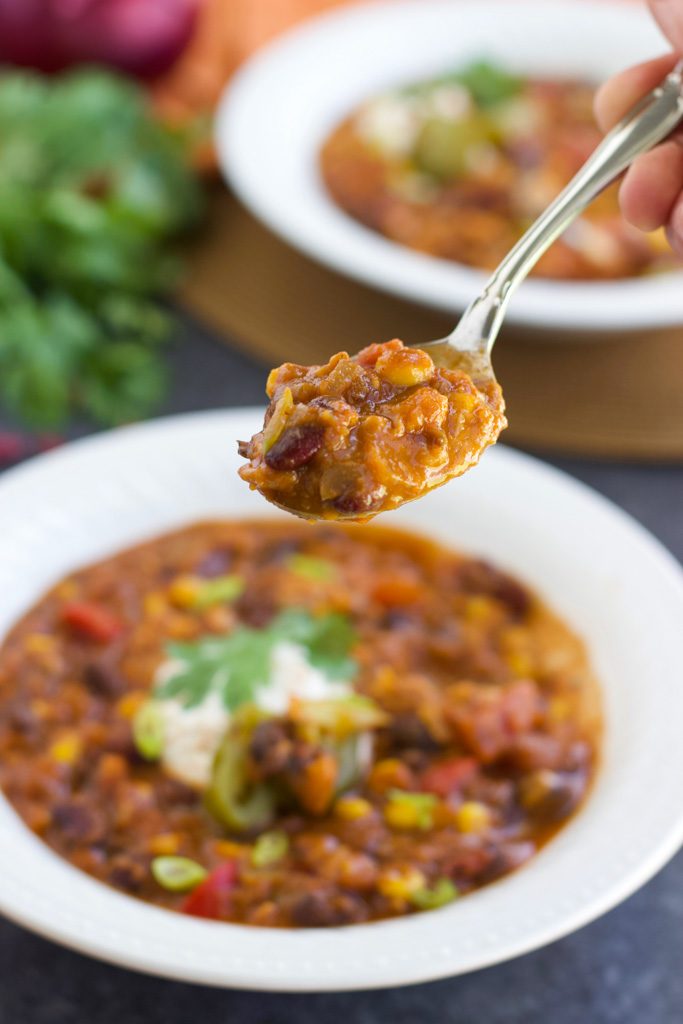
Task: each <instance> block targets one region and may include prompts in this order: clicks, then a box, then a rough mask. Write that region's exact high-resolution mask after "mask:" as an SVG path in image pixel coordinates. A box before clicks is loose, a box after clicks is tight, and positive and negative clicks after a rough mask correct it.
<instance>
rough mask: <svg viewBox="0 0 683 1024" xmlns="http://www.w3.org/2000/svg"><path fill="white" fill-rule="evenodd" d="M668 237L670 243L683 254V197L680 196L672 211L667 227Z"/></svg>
mask: <svg viewBox="0 0 683 1024" xmlns="http://www.w3.org/2000/svg"><path fill="white" fill-rule="evenodd" d="M666 237H667V238H668V239H669V245H670V246H671V248H672V249H673V250H674V252H677V253H678V255H679V256H683V197H679V198H678V201H677V202H676V205H675V206H674V208H673V211H672V213H671V218H670V220H669V223H668V225H667V228H666Z"/></svg>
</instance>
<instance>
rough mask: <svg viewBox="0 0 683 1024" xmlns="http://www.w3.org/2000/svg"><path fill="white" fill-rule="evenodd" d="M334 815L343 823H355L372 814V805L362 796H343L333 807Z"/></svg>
mask: <svg viewBox="0 0 683 1024" xmlns="http://www.w3.org/2000/svg"><path fill="white" fill-rule="evenodd" d="M334 813H335V814H336V816H337V817H338V818H341V819H342V820H343V821H356V820H357V819H358V818H365V817H367V816H368V814H371V813H372V804H371V803H370V801H369V800H364V799H363V797H362V796H343V797H341V798H340V799H339V800H337V802H336V804H335V805H334Z"/></svg>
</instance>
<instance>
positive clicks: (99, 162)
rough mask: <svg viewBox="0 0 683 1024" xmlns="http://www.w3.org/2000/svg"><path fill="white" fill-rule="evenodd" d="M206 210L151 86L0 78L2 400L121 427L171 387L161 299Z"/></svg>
mask: <svg viewBox="0 0 683 1024" xmlns="http://www.w3.org/2000/svg"><path fill="white" fill-rule="evenodd" d="M199 213H200V193H199V188H198V184H197V182H196V180H195V178H194V177H193V175H192V173H191V171H190V169H189V167H188V165H187V163H186V160H185V156H184V152H183V145H182V143H181V141H180V140H179V139H177V138H175V137H174V136H173V135H172V134H171V133H170V132H169V130H168V129H166V128H165V127H163V126H162V125H160V124H159V123H158V122H157V121H155V120H154V118H153V116H152V114H151V113H150V112H149V110H148V108H147V104H146V101H145V96H144V93H143V92H142V91H141V89H140V88H139V87H138V86H136V85H134V84H132V83H130V82H128V81H126V80H125V79H122V78H119V77H117V76H115V75H112V74H110V73H107V72H104V71H98V70H94V69H92V70H84V71H79V72H77V73H74V74H70V75H67V76H64V77H61V78H51V79H48V78H42V77H40V76H38V75H33V74H28V73H25V72H11V71H6V72H4V73H2V74H0V400H1V401H3V402H4V404H5V405H6V406H7V407H8V408H9V409H10V410H11V411H12V412H13V413H15V414H16V415H18V416H19V417H20V418H22V419H23V420H24V421H25V422H27V423H28V424H30V425H32V426H36V427H53V426H57V425H59V424H60V423H62V422H63V421H64V419H65V418H66V417H67V415H68V414H69V413H70V412H80V413H84V414H86V415H88V416H90V417H92V418H94V419H96V420H98V421H100V422H104V423H117V422H122V421H125V420H129V419H134V418H136V417H139V416H141V415H144V414H145V413H146V412H148V411H149V410H150V409H151V408H152V407H153V406H154V405H155V404H156V403H157V402H158V401H159V399H160V398H161V397H162V395H163V391H164V386H165V373H164V365H163V362H162V359H161V355H160V352H159V346H160V344H161V343H162V342H163V341H164V340H165V339H166V337H167V336H168V333H169V328H170V323H169V318H168V316H167V315H166V314H165V313H164V312H163V311H162V310H161V309H160V308H159V306H158V304H157V301H156V299H157V297H158V296H159V295H160V294H162V293H163V292H164V291H166V290H167V289H168V288H169V287H170V286H171V285H172V284H173V282H174V280H175V279H176V275H177V273H178V264H177V261H176V258H175V256H174V255H173V254H172V252H170V250H169V241H170V240H171V239H173V238H174V237H175V236H176V235H178V234H179V233H180V232H182V231H183V230H185V229H187V228H188V227H189V226H190V225H192V224H193V223H194V222H195V221H196V220H197V218H198V216H199Z"/></svg>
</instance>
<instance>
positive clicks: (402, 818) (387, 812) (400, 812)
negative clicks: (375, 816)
mask: <svg viewBox="0 0 683 1024" xmlns="http://www.w3.org/2000/svg"><path fill="white" fill-rule="evenodd" d="M419 817H420V815H419V812H418V810H417V808H416V807H412V806H411V805H410V804H404V803H399V802H398V801H394V800H392V802H391V803H389V804H387V806H386V807H385V808H384V820H385V821H386V823H387V825H389V826H390V827H391V828H417V827H418V824H419Z"/></svg>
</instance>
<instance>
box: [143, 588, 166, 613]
mask: <svg viewBox="0 0 683 1024" xmlns="http://www.w3.org/2000/svg"><path fill="white" fill-rule="evenodd" d="M142 607H143V611H144V613H145V615H146V616H147V617H148V618H150V619H158V618H160V617H161V616H162V615H163V614H164V612H165V611H166V609H167V607H168V605H167V603H166V598H165V597H164V595H163V594H162V593H161V592H160V591H158V590H152V591H151V592H150V593H149V594H145V599H144V601H143V603H142Z"/></svg>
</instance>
